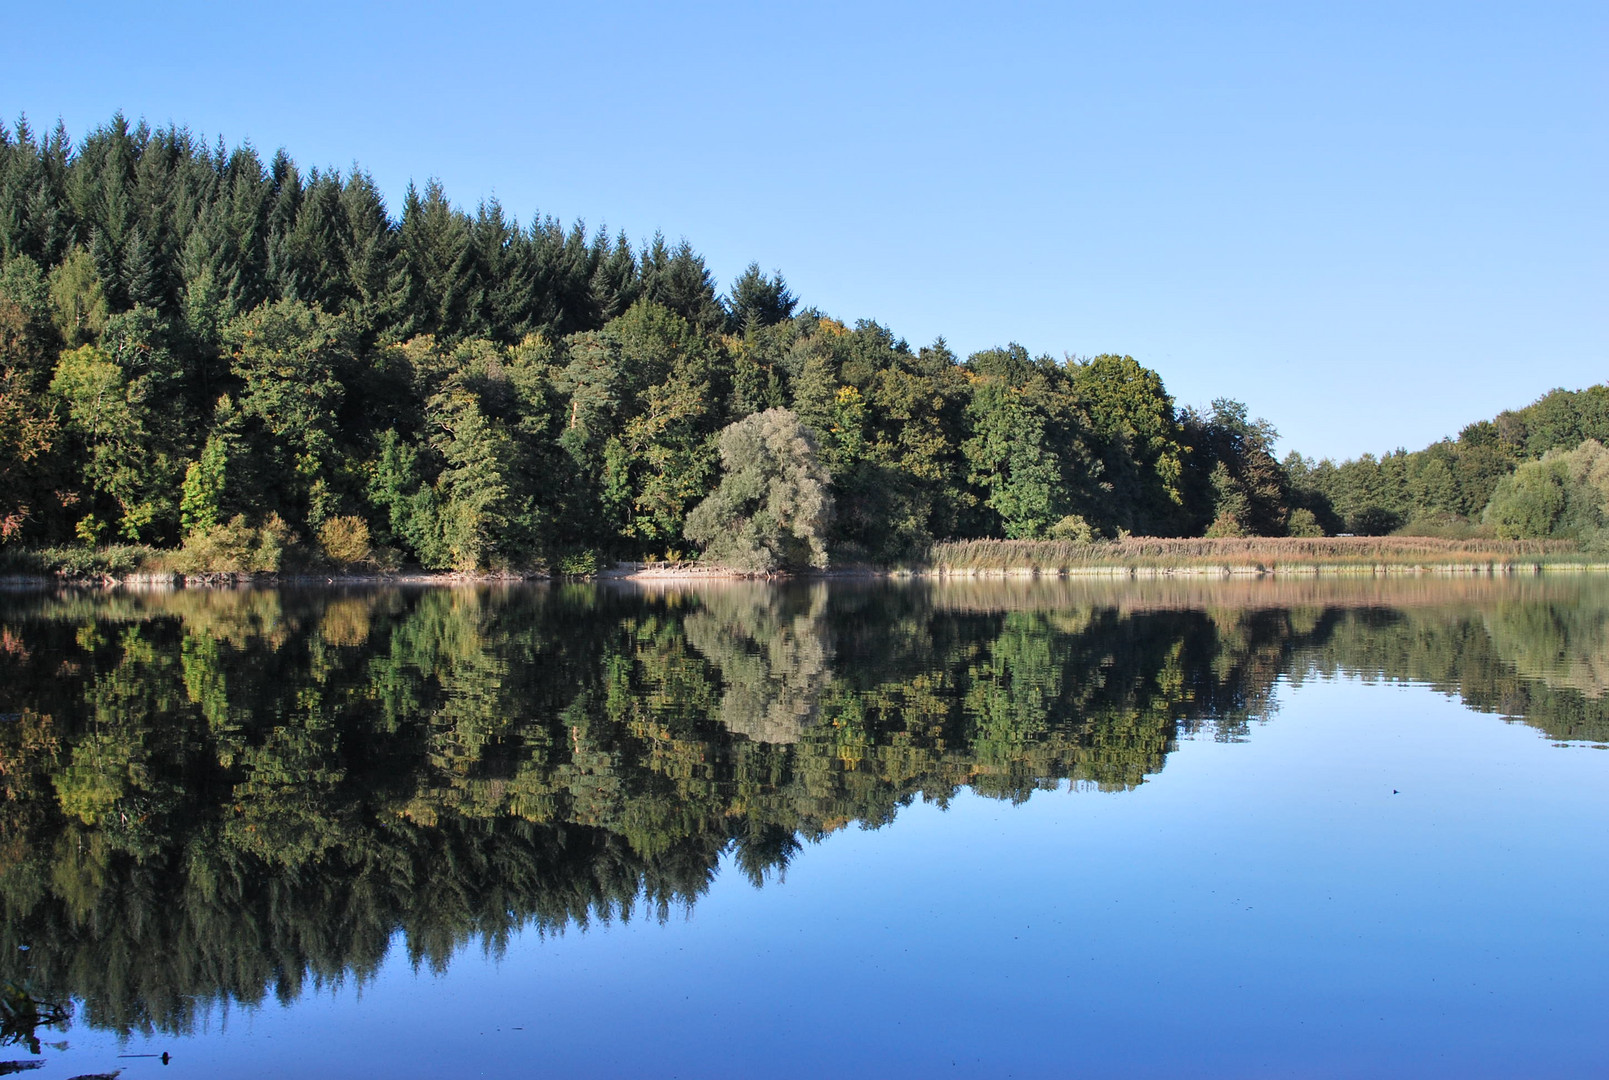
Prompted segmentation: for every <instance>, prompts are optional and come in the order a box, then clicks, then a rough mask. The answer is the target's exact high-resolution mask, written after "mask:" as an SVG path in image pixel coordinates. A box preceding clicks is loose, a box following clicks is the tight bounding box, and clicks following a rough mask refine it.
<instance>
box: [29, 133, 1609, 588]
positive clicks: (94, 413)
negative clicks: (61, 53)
mask: <svg viewBox="0 0 1609 1080" xmlns="http://www.w3.org/2000/svg"><path fill="white" fill-rule="evenodd" d="M0 259H3V265H0V539H3V540H5V541H6V542H20V543H23V544H31V545H35V546H38V545H49V544H64V543H75V542H76V543H88V544H104V543H108V542H111V541H126V542H135V543H145V544H152V545H156V546H159V547H165V548H177V547H180V546H181V545H182V546H183V547H184V548H185V549H186V550H187V551H188V552H189V557H190V559H191V562H192V563H193V564H194V565H195V566H196V567H197V568H207V567H209V566H210V567H212V568H222V569H274V568H278V567H279V565H280V564H281V563H283V562H284V561H285V560H287V559H292V558H295V557H297V556H298V553H300V555H301V556H303V557H307V556H312V557H323V558H326V559H329V560H333V561H335V562H342V563H350V562H362V561H369V562H373V563H375V564H381V565H384V564H394V563H396V562H399V561H407V562H414V563H417V564H419V565H422V566H425V567H429V568H462V569H471V568H487V567H527V566H535V565H546V566H550V567H568V568H570V569H572V570H585V569H586V568H587V567H589V566H592V565H596V563H597V561H598V560H600V559H607V558H613V557H637V558H641V557H650V556H652V557H659V558H664V557H672V558H674V557H678V556H684V555H687V554H690V553H692V551H693V550H694V549H695V548H697V547H717V548H723V549H725V550H728V551H731V552H735V554H736V556H738V557H742V556H753V557H757V558H762V559H769V558H773V557H774V558H799V557H803V558H806V559H820V558H825V557H828V554H829V553H830V557H831V558H832V559H835V560H838V561H873V562H882V563H889V562H900V561H912V560H916V559H919V558H920V557H921V555H922V552H923V551H924V550H925V549H926V547H927V545H929V544H931V543H932V542H933V541H935V540H941V539H968V538H982V537H1005V538H1041V537H1056V538H1062V539H1073V540H1089V539H1096V538H1100V537H1115V536H1120V535H1124V534H1135V535H1157V536H1192V535H1203V534H1207V535H1260V536H1280V535H1287V534H1291V535H1318V534H1320V533H1323V532H1325V531H1329V532H1337V531H1352V532H1384V531H1389V530H1390V529H1392V528H1397V527H1401V526H1403V525H1407V524H1410V523H1414V522H1425V521H1434V520H1441V519H1447V520H1452V519H1454V518H1456V519H1457V520H1458V521H1463V522H1469V521H1472V520H1476V519H1478V518H1479V517H1480V514H1481V512H1482V509H1483V508H1484V506H1485V505H1486V502H1487V500H1488V499H1489V498H1490V496H1491V494H1492V493H1493V491H1494V490H1495V486H1496V483H1497V481H1498V480H1499V479H1501V478H1502V477H1503V476H1504V475H1506V474H1507V473H1508V472H1511V471H1513V469H1514V467H1515V466H1516V465H1517V464H1518V463H1519V462H1520V461H1522V460H1526V459H1528V458H1530V457H1536V456H1540V454H1541V453H1543V452H1544V451H1545V450H1546V449H1549V448H1552V447H1553V446H1556V445H1558V446H1562V445H1564V443H1562V442H1559V441H1558V440H1560V439H1565V438H1568V437H1571V433H1572V432H1578V431H1579V432H1590V433H1596V434H1601V435H1602V436H1609V430H1603V428H1604V423H1603V420H1604V416H1603V409H1602V408H1601V404H1600V402H1599V398H1598V397H1591V400H1590V401H1588V400H1587V399H1586V398H1585V397H1582V398H1581V400H1580V401H1579V402H1578V401H1577V397H1581V396H1580V395H1577V396H1569V397H1568V401H1567V402H1566V405H1564V406H1560V405H1559V404H1558V402H1557V401H1555V398H1556V397H1557V395H1551V396H1550V397H1549V398H1546V399H1544V400H1543V401H1542V402H1539V403H1538V404H1537V405H1535V406H1532V407H1531V409H1529V410H1521V411H1520V413H1514V414H1504V417H1500V418H1499V420H1498V421H1497V422H1496V423H1494V424H1486V425H1473V426H1472V427H1471V428H1470V429H1466V431H1465V432H1464V434H1463V435H1461V436H1460V438H1459V440H1458V441H1457V442H1456V443H1453V442H1448V443H1443V444H1438V445H1437V446H1436V447H1431V448H1429V449H1427V450H1425V451H1421V452H1420V453H1419V454H1417V455H1405V454H1397V455H1388V456H1387V457H1385V458H1381V459H1378V460H1377V459H1374V458H1372V457H1365V458H1363V459H1360V460H1359V461H1356V462H1346V463H1343V464H1342V465H1339V466H1336V465H1334V464H1333V463H1330V462H1321V463H1316V464H1315V463H1312V462H1309V461H1306V460H1304V459H1301V458H1300V457H1291V458H1287V460H1286V461H1285V462H1283V463H1282V462H1280V461H1278V460H1276V459H1275V457H1274V456H1273V446H1274V440H1275V437H1276V432H1275V430H1274V428H1273V427H1272V426H1271V425H1269V424H1267V423H1266V422H1265V421H1261V420H1256V419H1253V418H1251V417H1250V416H1249V415H1248V413H1247V410H1246V408H1245V406H1244V405H1242V404H1240V403H1238V402H1235V401H1231V400H1228V399H1220V400H1217V401H1215V402H1213V403H1212V405H1211V406H1210V407H1209V408H1207V409H1205V410H1199V411H1198V410H1195V409H1190V408H1178V407H1176V405H1175V402H1174V400H1173V398H1172V397H1171V396H1170V395H1169V394H1168V392H1167V390H1166V388H1165V386H1164V384H1163V381H1162V379H1161V377H1160V376H1159V375H1158V374H1157V373H1156V372H1155V371H1152V370H1150V369H1147V368H1145V367H1144V366H1142V365H1141V364H1139V363H1137V362H1136V361H1134V360H1133V359H1132V358H1130V357H1126V356H1116V355H1103V356H1097V357H1093V358H1087V359H1068V360H1057V359H1054V358H1051V357H1048V356H1037V357H1036V356H1032V355H1030V354H1029V353H1028V352H1027V351H1026V350H1025V349H1023V348H1021V347H1020V346H1015V345H1011V346H1006V347H1002V348H998V349H988V350H984V351H981V352H978V353H974V354H973V355H971V356H968V357H965V358H961V357H958V356H956V355H955V354H954V353H952V352H951V350H950V349H949V348H948V347H947V346H946V344H945V343H944V341H943V340H942V339H940V340H937V341H935V342H933V343H932V344H930V345H927V346H923V347H919V348H913V347H911V346H910V345H909V344H908V343H907V342H905V341H904V340H902V339H900V338H899V337H898V336H897V335H895V334H894V333H893V332H892V331H891V330H889V329H888V328H886V327H884V326H881V325H879V324H877V323H875V322H871V321H860V322H857V323H855V324H854V325H853V326H850V325H847V324H845V323H844V322H841V321H838V320H836V319H834V318H832V317H830V316H829V315H827V314H825V313H823V312H820V311H817V310H815V309H813V308H809V307H806V306H802V305H801V304H800V302H799V300H798V299H797V298H796V297H795V296H794V295H793V293H792V291H791V290H790V289H789V287H788V285H787V283H786V281H785V280H784V278H783V276H782V274H781V273H780V272H773V273H765V272H762V270H761V269H760V267H759V266H758V265H757V264H751V265H750V266H749V267H748V269H747V270H746V271H745V272H744V273H743V274H742V275H740V276H739V277H738V278H737V280H736V281H734V282H732V283H731V285H730V287H729V288H727V289H726V290H725V291H724V292H722V291H721V290H720V289H719V286H718V283H717V282H716V281H715V279H714V276H713V275H712V273H711V272H710V270H709V268H708V266H707V265H706V263H705V261H704V259H703V258H702V256H700V255H699V254H698V253H697V252H696V251H694V249H693V248H692V247H691V245H689V244H688V243H687V242H685V241H681V242H678V243H674V244H673V243H670V242H668V241H667V240H666V239H665V238H664V237H663V236H658V235H656V236H654V237H652V238H651V239H649V240H647V241H645V242H642V243H636V244H634V243H633V242H632V241H631V240H630V239H629V238H627V237H626V236H625V235H624V234H615V235H610V234H609V233H607V232H606V231H605V230H602V229H599V230H593V231H589V230H588V229H587V228H586V227H585V226H584V225H583V224H582V223H579V222H577V223H575V224H573V225H569V226H565V225H563V224H562V223H560V222H559V221H558V220H556V219H554V218H552V217H547V216H541V215H537V216H534V217H533V218H532V219H531V220H530V221H529V222H528V223H525V224H522V223H520V222H519V221H517V220H516V219H515V218H514V217H512V216H511V215H509V214H508V213H506V212H505V211H504V210H503V208H502V207H501V206H500V205H498V204H497V202H496V201H495V200H493V201H485V202H482V203H480V204H479V205H478V206H476V207H475V209H474V211H473V212H472V213H471V212H468V211H465V210H463V209H461V208H459V207H457V206H455V205H454V204H453V203H451V202H450V201H449V199H448V197H447V195H446V193H445V192H444V191H443V189H442V188H441V186H440V185H439V184H437V183H434V182H431V183H427V184H426V185H425V186H424V187H423V189H422V190H421V189H418V188H415V187H410V188H409V190H408V193H407V195H406V197H405V198H404V200H403V203H402V206H401V210H400V214H398V215H396V216H395V217H393V216H392V214H391V212H390V210H389V209H388V208H387V206H386V205H385V203H384V201H383V200H382V199H381V197H380V195H379V192H378V190H377V188H376V186H375V184H374V182H373V180H372V178H370V177H369V176H368V175H366V174H365V173H363V172H362V171H360V170H353V171H351V172H349V173H342V172H340V171H335V170H321V169H316V168H315V169H312V170H308V171H305V172H304V171H303V170H302V169H300V168H299V167H298V166H297V165H296V163H295V162H294V161H293V160H292V159H291V158H290V156H289V155H288V154H286V153H285V152H284V151H280V152H278V153H276V154H275V155H273V156H272V158H270V159H269V160H267V161H264V160H263V158H262V157H261V156H260V155H259V154H257V152H256V151H255V150H253V149H252V148H251V147H250V146H249V145H244V144H243V145H239V146H235V147H233V148H230V147H227V146H225V145H224V144H223V143H222V142H221V141H219V142H217V143H215V144H212V145H208V144H206V143H204V142H202V141H201V140H200V139H198V138H196V137H194V136H193V135H192V134H191V133H190V132H188V131H186V130H184V129H181V128H176V127H168V128H155V129H153V128H151V127H149V126H148V125H146V124H144V123H143V122H142V123H138V124H130V123H129V122H128V121H127V120H126V119H125V118H123V117H122V116H121V115H119V116H116V117H114V118H113V119H112V121H111V122H110V123H108V124H107V125H105V126H102V127H100V128H97V129H95V130H94V131H91V132H90V133H89V134H88V135H87V136H86V137H85V138H84V139H83V140H82V141H81V142H79V143H76V144H75V143H73V142H72V140H71V139H70V138H69V136H68V134H67V133H66V131H65V130H64V129H62V128H61V127H60V126H58V127H57V129H56V130H55V131H53V132H51V133H48V134H39V133H36V132H34V131H33V130H32V129H31V128H30V127H29V126H28V125H27V123H26V122H24V121H19V122H18V123H17V124H16V125H15V126H14V127H12V128H10V129H6V128H3V127H0ZM1601 389H1602V388H1595V389H1594V390H1593V391H1588V392H1586V394H1587V395H1588V396H1591V395H1593V394H1599V393H1600V391H1601ZM1561 409H1562V410H1563V411H1564V412H1571V411H1572V410H1573V413H1572V415H1575V416H1576V418H1575V419H1571V420H1561V419H1559V417H1558V416H1556V415H1555V414H1556V413H1559V412H1560V411H1561ZM771 412H777V413H779V414H789V416H791V418H793V419H794V420H796V421H797V422H798V424H799V426H800V430H801V432H802V433H803V437H802V438H790V439H789V440H784V441H785V442H787V444H788V445H789V446H792V447H794V448H795V451H796V452H797V453H798V454H802V455H804V456H805V457H806V458H808V460H803V461H798V462H793V463H791V464H790V463H789V462H786V461H783V462H780V463H779V464H778V465H777V468H778V469H782V470H783V471H787V470H790V469H791V470H792V472H791V475H794V476H796V477H799V476H806V477H810V478H812V479H811V480H810V483H811V484H812V485H816V486H820V487H821V489H822V492H821V493H822V495H823V498H822V500H821V506H822V512H821V513H820V514H819V515H817V517H816V518H814V519H812V520H811V521H808V522H803V523H793V524H792V525H788V526H786V527H784V526H783V525H775V524H774V523H773V525H774V527H773V526H768V528H770V532H765V530H759V531H756V530H755V529H754V528H753V527H752V526H753V524H754V520H755V515H756V514H757V513H760V510H759V509H758V503H757V502H756V501H755V500H753V499H749V498H746V497H743V496H742V489H743V485H742V484H741V483H739V484H736V485H734V486H731V487H729V488H728V490H727V492H726V494H725V495H722V496H720V497H719V498H717V499H715V501H714V503H712V504H711V506H710V507H709V508H708V509H706V511H705V513H704V515H703V517H702V518H701V519H700V522H701V523H700V524H699V525H697V526H696V527H695V529H694V534H696V535H694V534H689V532H688V530H687V525H688V520H689V516H690V515H692V514H693V512H694V511H695V510H697V509H698V508H699V507H700V506H701V505H702V504H704V503H705V501H706V500H708V499H710V498H711V496H712V495H718V494H719V492H720V490H721V485H722V482H723V479H724V478H726V477H728V476H731V475H733V474H742V473H744V472H745V471H746V470H750V467H751V466H752V465H753V462H752V461H747V460H744V461H735V462H734V461H731V460H727V459H725V458H723V453H722V451H721V449H720V433H721V432H722V431H724V430H726V429H728V428H729V427H731V426H732V425H734V424H738V423H741V422H743V421H745V420H747V419H748V418H750V417H754V416H756V415H760V414H765V413H771ZM1588 414H1590V416H1589V415H1588ZM785 421H786V422H791V420H789V419H788V417H782V416H779V417H778V418H777V419H776V420H774V421H773V422H772V427H773V428H775V427H776V424H778V423H783V422H785ZM778 430H780V429H778ZM1582 437H1585V435H1583V436H1582ZM773 441H775V440H773ZM1580 441H1581V439H1580V438H1576V439H1575V443H1579V442H1580ZM737 442H739V443H742V445H743V446H746V447H749V448H751V449H755V450H758V449H759V448H763V447H764V446H765V445H767V444H766V442H765V440H764V439H759V440H756V439H752V438H747V437H744V438H739V439H738V440H737ZM1575 443H1571V444H1570V445H1571V446H1573V445H1575ZM776 445H782V443H780V442H779V443H777V444H776ZM769 476H770V474H765V476H763V477H762V479H763V480H764V481H765V482H766V483H769V482H770V481H769ZM818 481H819V484H818ZM1437 515H1441V518H1437ZM1443 523H1444V524H1445V522H1443ZM745 530H747V532H745ZM761 532H764V533H765V534H764V535H760V533H761ZM750 534H753V535H750ZM735 536H737V537H746V539H744V540H743V543H742V544H741V545H737V546H734V544H735V541H734V540H733V537H735ZM739 548H741V550H739ZM756 552H758V553H759V554H758V555H756V554H755V553H756ZM790 552H791V553H793V554H791V555H790V554H788V553H790Z"/></svg>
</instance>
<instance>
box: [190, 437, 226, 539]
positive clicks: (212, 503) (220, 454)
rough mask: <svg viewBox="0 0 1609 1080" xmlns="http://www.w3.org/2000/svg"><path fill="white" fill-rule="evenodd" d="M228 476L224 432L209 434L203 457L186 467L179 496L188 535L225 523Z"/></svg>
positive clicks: (202, 451) (202, 453)
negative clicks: (225, 494)
mask: <svg viewBox="0 0 1609 1080" xmlns="http://www.w3.org/2000/svg"><path fill="white" fill-rule="evenodd" d="M228 476H229V448H228V444H227V443H226V442H225V440H224V438H223V437H222V435H221V434H219V433H217V432H214V433H213V434H212V435H209V436H208V437H207V442H206V445H205V446H203V447H202V449H201V460H199V461H192V462H191V463H190V464H189V465H188V466H186V468H185V472H184V487H183V488H182V493H181V495H180V498H179V523H180V525H182V526H183V528H184V532H185V535H186V536H188V535H189V534H190V533H193V532H197V531H199V532H206V531H207V530H208V529H212V528H214V527H216V526H217V525H219V524H221V523H222V520H223V505H224V502H223V499H224V487H225V485H226V484H227V483H228Z"/></svg>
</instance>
